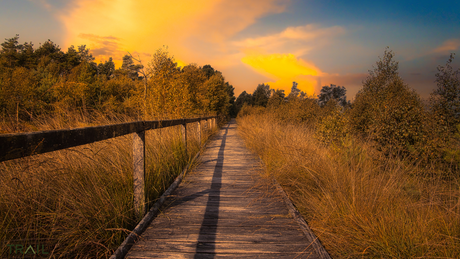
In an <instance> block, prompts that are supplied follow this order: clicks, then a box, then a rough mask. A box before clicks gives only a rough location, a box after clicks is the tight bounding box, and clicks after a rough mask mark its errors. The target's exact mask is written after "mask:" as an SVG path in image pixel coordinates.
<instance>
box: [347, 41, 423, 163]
mask: <svg viewBox="0 0 460 259" xmlns="http://www.w3.org/2000/svg"><path fill="white" fill-rule="evenodd" d="M393 57H394V54H393V52H392V51H389V50H388V49H386V50H385V53H384V56H383V58H380V60H379V61H378V62H377V63H376V64H377V67H375V68H374V70H372V71H369V76H368V77H367V78H366V80H365V81H364V84H363V88H362V89H361V90H360V91H359V92H358V94H357V96H356V100H355V102H354V103H353V108H352V109H351V111H350V122H351V126H352V127H353V129H354V130H355V132H357V133H360V134H362V135H365V136H368V137H370V138H371V139H373V140H374V141H375V143H376V144H377V146H378V147H379V148H380V149H381V150H383V151H385V152H386V153H387V154H390V153H391V154H408V153H409V152H410V150H411V146H414V145H415V144H416V143H417V142H419V141H421V140H422V137H423V134H424V133H423V132H424V130H423V117H424V114H423V105H422V103H421V101H420V98H419V96H418V95H417V94H416V93H415V92H414V91H413V90H411V89H409V87H408V86H407V85H406V84H405V83H404V81H403V80H402V78H401V77H400V76H399V74H398V62H396V61H394V60H393Z"/></svg>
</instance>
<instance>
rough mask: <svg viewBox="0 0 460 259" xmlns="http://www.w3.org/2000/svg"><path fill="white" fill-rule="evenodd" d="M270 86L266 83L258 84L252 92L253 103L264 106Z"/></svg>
mask: <svg viewBox="0 0 460 259" xmlns="http://www.w3.org/2000/svg"><path fill="white" fill-rule="evenodd" d="M270 93H271V92H270V86H269V85H268V84H267V85H266V84H259V85H258V86H257V88H256V90H255V91H254V93H253V94H252V98H253V99H254V100H253V104H254V105H257V106H263V107H266V106H267V103H268V98H270Z"/></svg>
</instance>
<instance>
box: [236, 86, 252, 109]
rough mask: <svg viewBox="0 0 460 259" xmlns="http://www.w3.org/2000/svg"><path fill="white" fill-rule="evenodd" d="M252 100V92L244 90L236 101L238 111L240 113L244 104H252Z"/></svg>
mask: <svg viewBox="0 0 460 259" xmlns="http://www.w3.org/2000/svg"><path fill="white" fill-rule="evenodd" d="M252 101H253V100H252V94H248V93H247V92H246V91H243V92H242V93H241V94H240V95H238V98H236V101H235V109H236V113H237V114H238V112H240V110H241V108H242V107H243V105H245V104H246V105H252V103H253V102H252Z"/></svg>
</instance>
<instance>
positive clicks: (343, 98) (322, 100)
mask: <svg viewBox="0 0 460 259" xmlns="http://www.w3.org/2000/svg"><path fill="white" fill-rule="evenodd" d="M346 93H347V90H346V89H345V87H343V86H336V85H333V84H331V86H327V85H326V86H323V87H322V88H321V93H320V94H319V95H318V104H319V105H320V106H321V107H323V106H325V105H326V103H327V102H329V101H330V100H335V101H337V103H338V104H339V105H340V106H342V107H345V105H347V95H346Z"/></svg>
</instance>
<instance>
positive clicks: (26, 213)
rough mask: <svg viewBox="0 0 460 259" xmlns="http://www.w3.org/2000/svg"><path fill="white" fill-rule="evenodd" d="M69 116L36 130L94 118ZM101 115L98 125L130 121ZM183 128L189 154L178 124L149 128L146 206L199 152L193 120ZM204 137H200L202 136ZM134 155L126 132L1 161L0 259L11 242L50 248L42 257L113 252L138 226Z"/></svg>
mask: <svg viewBox="0 0 460 259" xmlns="http://www.w3.org/2000/svg"><path fill="white" fill-rule="evenodd" d="M68 117H69V118H72V121H67V122H66V121H65V120H63V119H62V118H57V117H56V118H54V119H49V120H48V121H47V122H45V123H44V124H43V125H39V124H38V123H36V124H35V125H34V127H36V128H37V129H38V130H43V129H55V128H66V127H73V126H86V125H88V124H90V125H94V124H96V121H97V120H92V122H91V123H88V121H89V120H88V118H84V119H85V120H86V122H85V121H83V120H78V119H75V118H78V116H68ZM101 118H102V117H101ZM101 118H99V121H98V122H97V124H108V123H114V122H124V121H127V120H129V118H126V117H125V118H121V119H120V118H115V117H112V118H111V120H108V119H106V120H104V119H101ZM114 118H115V119H114ZM69 125H70V126H69ZM187 130H188V141H187V142H188V143H187V145H188V146H187V149H188V152H185V148H184V145H183V143H182V139H181V136H180V128H179V127H170V128H164V129H159V130H150V131H148V132H146V186H147V190H146V191H147V195H148V201H149V202H150V204H153V203H154V202H155V200H156V199H157V198H158V197H159V196H160V195H161V193H162V192H163V191H164V190H165V189H166V188H167V187H168V186H169V185H170V183H171V182H172V181H173V180H174V178H175V177H176V176H177V175H178V174H179V173H180V172H181V171H182V169H183V168H184V167H185V166H186V165H187V164H188V163H189V162H190V160H191V157H193V156H194V155H195V154H196V153H197V152H198V150H199V149H200V145H199V143H198V140H197V138H196V136H197V134H196V133H197V127H196V124H189V125H188V127H187ZM208 134H210V132H207V133H206V135H204V136H202V140H203V141H204V140H205V139H206V137H207V136H208ZM131 152H132V136H130V135H127V136H123V137H118V138H114V139H109V140H106V141H101V142H97V143H93V144H88V145H84V146H79V147H74V148H69V149H65V150H61V151H56V152H51V153H47V154H42V155H37V156H32V157H27V158H22V159H16V160H12V161H6V162H3V163H0V244H1V245H0V257H8V256H11V255H15V252H16V246H19V248H20V246H23V250H22V252H25V250H26V248H28V246H29V245H32V246H33V248H34V250H37V249H36V247H37V245H38V247H39V248H40V249H39V250H40V253H41V251H42V249H41V247H42V246H44V251H45V252H46V253H48V254H46V255H44V256H45V257H52V258H107V257H108V256H110V255H111V254H112V253H113V251H114V250H115V249H116V248H117V247H118V245H119V244H121V242H122V241H123V240H124V238H125V237H126V236H127V234H128V233H129V231H130V230H132V229H133V228H134V226H135V225H136V224H137V222H135V221H134V220H133V216H134V212H133V209H132V208H133V179H132V153H131ZM10 249H11V250H10ZM35 252H38V251H35ZM31 254H32V251H31V250H29V255H31ZM16 255H18V256H19V254H16Z"/></svg>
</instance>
